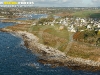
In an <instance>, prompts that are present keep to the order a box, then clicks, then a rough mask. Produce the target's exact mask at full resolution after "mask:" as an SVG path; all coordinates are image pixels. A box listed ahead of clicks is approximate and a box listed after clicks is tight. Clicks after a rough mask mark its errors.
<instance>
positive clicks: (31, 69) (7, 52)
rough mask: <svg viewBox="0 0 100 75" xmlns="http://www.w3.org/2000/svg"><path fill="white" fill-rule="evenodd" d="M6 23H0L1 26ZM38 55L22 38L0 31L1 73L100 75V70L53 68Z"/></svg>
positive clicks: (11, 74)
mask: <svg viewBox="0 0 100 75" xmlns="http://www.w3.org/2000/svg"><path fill="white" fill-rule="evenodd" d="M2 25H4V26H5V23H0V27H2ZM37 60H38V57H37V56H36V55H35V54H34V53H32V52H31V51H30V50H28V49H27V48H25V47H24V46H23V41H22V39H21V38H19V37H16V36H14V35H12V34H9V33H4V32H0V75H100V72H86V71H78V70H76V71H73V70H71V69H69V68H67V67H57V68H51V67H50V65H43V64H41V63H39V62H37Z"/></svg>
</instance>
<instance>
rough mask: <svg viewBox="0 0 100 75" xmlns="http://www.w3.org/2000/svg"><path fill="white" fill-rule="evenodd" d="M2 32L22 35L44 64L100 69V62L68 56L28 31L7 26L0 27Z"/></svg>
mask: <svg viewBox="0 0 100 75" xmlns="http://www.w3.org/2000/svg"><path fill="white" fill-rule="evenodd" d="M0 31H2V32H10V33H13V34H15V35H17V36H21V37H22V39H23V40H24V45H25V46H26V47H27V48H29V49H30V50H31V51H32V52H34V53H36V54H38V57H39V58H40V60H39V62H41V63H43V64H52V66H53V67H57V66H67V67H69V68H72V69H74V70H89V71H100V62H99V61H93V60H86V59H83V58H75V57H70V56H66V54H64V53H63V52H61V51H59V50H57V49H54V48H52V47H49V46H46V45H43V44H40V43H39V38H38V37H36V36H35V35H33V34H32V33H29V32H26V31H12V30H9V29H6V28H3V29H0Z"/></svg>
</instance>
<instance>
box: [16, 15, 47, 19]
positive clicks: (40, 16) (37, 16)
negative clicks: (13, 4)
mask: <svg viewBox="0 0 100 75" xmlns="http://www.w3.org/2000/svg"><path fill="white" fill-rule="evenodd" d="M44 17H47V15H46V14H27V17H26V18H25V17H24V18H18V19H17V20H28V19H39V18H44Z"/></svg>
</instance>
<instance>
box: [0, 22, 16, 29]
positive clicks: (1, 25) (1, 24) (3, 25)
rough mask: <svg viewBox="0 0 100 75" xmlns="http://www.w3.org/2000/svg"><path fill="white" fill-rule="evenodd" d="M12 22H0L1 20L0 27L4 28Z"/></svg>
mask: <svg viewBox="0 0 100 75" xmlns="http://www.w3.org/2000/svg"><path fill="white" fill-rule="evenodd" d="M14 24H15V23H2V22H0V28H4V27H7V26H12V25H14Z"/></svg>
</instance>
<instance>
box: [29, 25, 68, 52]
mask: <svg viewBox="0 0 100 75" xmlns="http://www.w3.org/2000/svg"><path fill="white" fill-rule="evenodd" d="M59 27H60V26H59V25H54V26H50V25H48V26H43V25H42V26H41V25H40V26H39V25H37V26H32V27H31V28H30V30H31V32H32V33H33V34H35V35H36V36H38V37H39V38H40V43H43V44H45V45H48V46H51V47H54V48H57V49H59V50H61V51H64V49H66V48H65V47H64V46H65V44H66V43H68V42H69V32H68V31H67V28H64V29H63V30H59ZM66 45H67V44H66Z"/></svg>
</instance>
